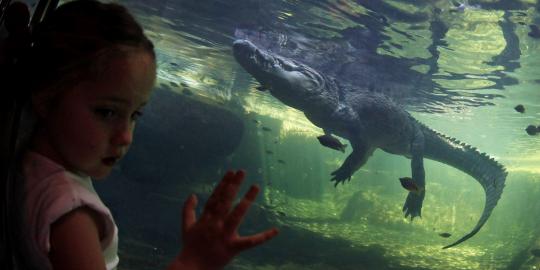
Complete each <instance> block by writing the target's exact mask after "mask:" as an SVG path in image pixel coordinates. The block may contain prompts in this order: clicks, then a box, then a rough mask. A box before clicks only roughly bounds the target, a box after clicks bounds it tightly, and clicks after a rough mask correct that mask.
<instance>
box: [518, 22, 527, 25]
mask: <svg viewBox="0 0 540 270" xmlns="http://www.w3.org/2000/svg"><path fill="white" fill-rule="evenodd" d="M518 23H519V24H520V25H527V24H526V23H524V22H518Z"/></svg>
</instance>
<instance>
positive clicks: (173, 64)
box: [169, 62, 178, 67]
mask: <svg viewBox="0 0 540 270" xmlns="http://www.w3.org/2000/svg"><path fill="white" fill-rule="evenodd" d="M169 64H171V66H173V67H177V66H178V64H177V63H175V62H170V63H169Z"/></svg>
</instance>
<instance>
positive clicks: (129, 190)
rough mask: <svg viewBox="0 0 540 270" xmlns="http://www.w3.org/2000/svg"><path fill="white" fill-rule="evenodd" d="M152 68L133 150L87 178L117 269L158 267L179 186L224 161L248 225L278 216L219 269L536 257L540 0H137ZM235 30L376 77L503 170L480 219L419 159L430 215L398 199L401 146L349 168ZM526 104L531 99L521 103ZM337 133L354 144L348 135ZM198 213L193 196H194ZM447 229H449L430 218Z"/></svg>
mask: <svg viewBox="0 0 540 270" xmlns="http://www.w3.org/2000/svg"><path fill="white" fill-rule="evenodd" d="M115 2H118V3H121V4H123V5H126V6H127V7H128V8H129V9H130V10H131V11H132V12H133V13H134V14H135V15H136V17H137V19H138V20H139V21H140V22H141V23H142V24H143V27H144V28H145V30H146V33H147V35H148V36H149V37H150V38H151V40H152V41H153V42H154V44H155V46H156V53H157V61H158V81H157V83H156V90H155V92H154V93H153V97H152V100H151V102H150V104H149V105H148V106H147V108H146V109H145V111H144V116H143V117H142V118H141V119H140V121H139V123H138V127H137V129H136V131H135V141H134V144H133V145H132V148H131V150H130V153H129V155H127V156H126V158H125V159H124V160H123V161H122V163H121V164H120V166H118V168H116V169H115V170H114V171H113V173H112V174H111V176H110V177H109V178H108V179H106V180H105V181H99V182H96V189H97V190H98V192H99V193H100V196H101V197H102V199H103V200H104V201H105V203H106V204H107V205H108V206H109V207H110V208H111V211H112V212H113V215H114V216H115V219H116V221H117V223H118V227H119V231H120V266H119V269H137V270H142V269H157V268H164V267H165V266H166V265H167V263H168V262H169V261H170V260H171V259H172V258H173V257H174V256H175V255H176V254H177V252H178V251H179V250H180V248H181V239H180V220H181V208H182V204H183V202H184V200H185V199H186V198H187V197H188V196H189V195H190V194H191V193H195V194H197V196H198V197H199V202H200V203H199V208H200V207H201V206H202V205H203V202H204V201H206V199H207V198H208V196H209V195H210V192H211V191H212V189H213V187H214V185H215V184H216V182H217V181H219V180H220V179H221V177H222V175H223V174H224V173H225V171H227V170H229V169H239V168H244V169H245V170H246V172H247V181H246V182H247V183H245V184H244V189H243V191H242V192H241V194H242V193H243V192H244V191H245V190H246V189H247V187H248V186H249V184H250V183H255V184H258V185H259V186H260V187H261V188H262V192H261V193H260V195H259V197H258V199H257V202H256V203H255V204H254V205H253V207H252V208H251V209H250V211H249V213H248V216H247V217H246V219H245V221H244V223H243V224H242V226H241V228H240V234H244V235H245V234H253V233H256V232H259V231H261V230H264V229H267V228H270V227H272V226H277V227H278V228H279V229H280V231H281V233H280V235H278V236H277V237H276V238H275V239H273V240H271V241H270V242H269V243H267V244H265V245H263V246H260V247H257V248H255V249H253V250H249V251H247V252H244V253H242V254H241V256H239V257H238V258H236V259H235V260H234V261H233V262H232V263H231V264H230V265H229V266H228V267H227V268H226V269H257V270H258V269H261V270H262V269H269V270H270V269H287V270H293V269H330V270H331V269H483V270H484V269H485V270H488V269H512V270H514V269H516V270H517V269H520V270H521V269H527V270H528V269H539V267H540V258H539V257H536V256H540V250H539V249H540V202H539V199H540V135H530V134H529V133H528V132H526V131H525V129H526V128H527V126H529V125H534V126H540V104H539V101H540V69H539V68H538V67H539V66H540V53H539V52H540V49H539V47H540V29H539V28H538V26H537V25H540V15H539V11H540V3H539V2H538V1H537V0H522V1H517V0H499V1H496V0H485V1H470V2H465V3H461V2H457V1H455V2H452V1H448V0H444V1H439V0H384V1H383V0H380V1H376V0H357V1H352V0H305V1H300V0H175V1H166V0H140V1H128V0H126V1H115ZM238 38H244V39H249V40H251V41H253V42H254V43H256V44H257V45H258V46H260V47H262V48H265V49H266V50H269V51H271V52H274V53H276V54H280V55H283V56H286V57H289V58H292V59H295V60H297V61H299V62H302V63H305V64H307V65H309V66H311V67H313V68H315V69H317V70H319V71H321V72H324V73H325V74H327V75H329V76H333V77H335V78H336V79H337V80H340V81H345V82H348V83H351V84H353V85H356V86H358V87H362V88H366V89H369V90H370V91H376V92H381V93H384V94H385V95H387V96H389V97H391V98H392V99H393V100H394V101H395V102H396V103H398V104H400V106H403V108H405V109H406V110H407V111H409V112H410V113H411V114H412V115H413V116H414V117H415V118H417V119H418V120H419V121H420V122H422V123H424V124H425V125H427V126H429V127H430V128H432V129H434V130H436V131H438V132H440V133H442V134H445V135H447V136H449V137H453V138H457V139H459V140H460V141H462V142H466V143H467V144H469V145H472V146H474V147H476V148H478V149H479V151H481V152H485V153H487V154H488V155H489V156H490V157H493V158H494V159H495V160H497V161H498V162H499V163H501V164H502V165H504V167H505V168H506V170H507V171H508V177H507V179H506V187H505V189H504V192H503V194H502V197H501V199H500V201H499V202H498V205H497V207H496V208H495V210H494V211H493V213H492V215H491V217H490V219H489V220H488V222H487V223H486V225H485V226H484V227H483V228H482V229H481V230H480V232H479V233H478V234H476V235H475V236H474V237H472V238H471V239H469V240H468V241H466V242H464V243H462V244H460V245H458V246H456V247H453V248H450V249H444V250H443V249H441V248H442V247H443V246H445V245H448V244H450V243H452V242H453V241H455V240H456V239H459V237H461V236H463V235H464V234H466V233H468V232H469V231H470V230H471V229H472V228H473V227H474V225H475V224H476V222H477V220H478V218H479V216H480V214H481V213H482V209H483V206H484V199H485V195H484V191H483V189H482V188H481V186H480V185H479V184H478V182H477V181H476V180H474V179H473V178H472V177H470V176H468V175H466V174H464V173H462V172H461V171H459V170H457V169H456V168H453V167H451V166H448V165H445V164H442V163H438V162H435V161H430V160H425V172H426V190H428V191H429V192H428V193H427V195H426V199H425V201H424V207H423V211H422V218H416V219H414V221H412V222H411V221H410V220H408V219H406V218H404V216H403V213H402V210H401V208H402V206H403V202H404V200H405V198H406V196H407V191H406V190H404V189H403V188H402V187H401V185H400V183H399V181H398V179H399V178H400V177H404V176H410V174H411V172H410V161H409V160H408V159H406V158H404V157H401V156H395V155H391V154H388V153H384V152H382V151H380V150H377V151H376V152H375V153H374V155H373V156H372V157H371V158H370V159H369V161H368V162H367V164H366V165H364V166H363V167H362V168H361V169H360V170H359V171H357V172H356V173H355V174H354V175H353V177H352V180H351V181H350V182H347V183H345V184H344V185H339V186H337V187H334V185H333V183H332V182H330V181H329V180H330V178H331V176H330V173H331V172H332V171H334V170H336V169H337V168H338V167H339V166H340V165H341V163H342V162H343V161H344V159H345V158H346V157H347V155H348V154H350V151H351V148H350V146H349V147H348V148H347V150H346V152H345V153H341V152H338V151H334V150H332V149H329V148H326V147H323V146H322V145H320V143H319V142H318V141H317V139H316V137H317V136H319V135H322V134H323V132H322V130H321V129H320V128H318V127H316V126H314V125H313V124H311V123H310V122H309V121H308V120H307V119H306V118H305V116H304V115H303V113H302V112H300V111H297V110H295V109H292V108H290V107H287V106H286V105H284V104H282V103H281V102H280V101H278V100H277V99H275V98H273V97H272V96H271V95H270V94H269V93H268V91H260V85H259V84H258V83H257V82H256V81H255V80H254V79H253V78H252V77H251V76H250V75H249V74H248V73H247V72H245V71H244V70H243V69H242V68H241V67H240V65H239V64H238V63H236V61H235V60H234V58H233V56H232V42H233V41H234V40H235V39H238ZM518 104H521V105H523V107H524V108H525V111H524V112H523V113H520V112H518V111H516V110H515V109H514V108H515V107H516V106H517V105H518ZM341 141H342V142H343V143H346V144H349V143H348V142H347V141H346V140H343V139H342V140H341ZM199 211H200V209H199ZM444 233H448V234H450V236H449V237H448V238H444V237H441V236H440V234H443V235H444Z"/></svg>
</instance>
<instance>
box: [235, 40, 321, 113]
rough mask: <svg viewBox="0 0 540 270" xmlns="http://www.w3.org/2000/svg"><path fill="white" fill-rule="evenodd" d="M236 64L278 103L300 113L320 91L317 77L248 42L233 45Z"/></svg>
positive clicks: (313, 73)
mask: <svg viewBox="0 0 540 270" xmlns="http://www.w3.org/2000/svg"><path fill="white" fill-rule="evenodd" d="M233 53H234V57H235V58H236V61H237V62H238V63H239V64H240V65H241V66H242V67H243V68H244V69H245V70H246V71H247V72H248V73H250V74H251V75H252V76H253V77H254V78H255V79H256V80H257V81H259V83H261V84H262V85H263V86H266V87H270V93H271V94H272V95H273V96H275V97H276V98H278V99H279V100H280V101H281V102H283V103H285V104H287V105H289V106H291V107H295V108H297V109H303V108H304V107H305V105H307V104H304V103H305V101H307V100H308V99H309V97H313V96H316V95H319V94H320V92H321V91H323V89H322V84H321V81H322V80H323V79H322V78H321V77H320V75H319V74H318V73H317V72H316V71H314V70H313V69H311V68H309V67H307V66H305V65H303V64H300V63H297V62H294V61H292V60H289V59H286V58H283V57H280V56H277V55H272V54H270V53H268V52H265V51H263V50H260V49H258V48H257V47H256V46H255V45H254V44H253V43H251V42H250V41H248V40H236V41H235V42H234V43H233Z"/></svg>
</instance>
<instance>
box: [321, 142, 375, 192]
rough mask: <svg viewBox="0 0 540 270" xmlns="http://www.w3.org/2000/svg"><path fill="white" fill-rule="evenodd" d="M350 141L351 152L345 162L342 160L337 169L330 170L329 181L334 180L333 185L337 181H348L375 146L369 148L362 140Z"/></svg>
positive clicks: (337, 182)
mask: <svg viewBox="0 0 540 270" xmlns="http://www.w3.org/2000/svg"><path fill="white" fill-rule="evenodd" d="M350 142H351V144H352V148H353V151H352V153H351V154H350V155H349V156H348V157H347V159H345V162H343V164H342V165H341V167H339V169H337V170H335V171H334V172H332V175H333V177H332V179H331V180H330V181H335V182H336V183H335V184H334V186H337V185H338V184H339V183H345V180H349V181H350V180H351V176H352V175H353V174H354V172H356V171H357V170H358V169H360V167H362V165H364V164H365V163H366V161H367V160H368V158H369V157H370V156H371V155H372V154H373V151H375V148H369V147H368V146H367V145H366V144H365V143H364V142H360V141H358V142H353V141H350Z"/></svg>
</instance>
